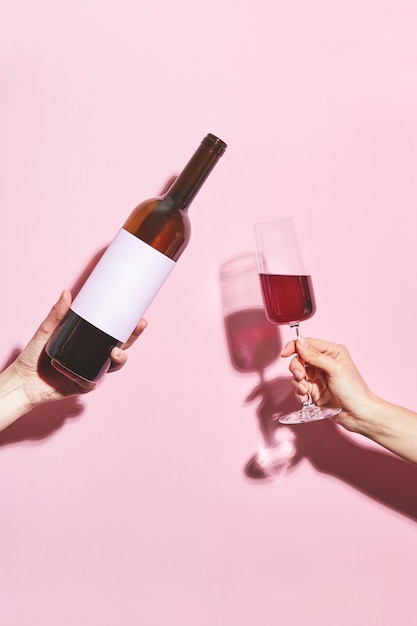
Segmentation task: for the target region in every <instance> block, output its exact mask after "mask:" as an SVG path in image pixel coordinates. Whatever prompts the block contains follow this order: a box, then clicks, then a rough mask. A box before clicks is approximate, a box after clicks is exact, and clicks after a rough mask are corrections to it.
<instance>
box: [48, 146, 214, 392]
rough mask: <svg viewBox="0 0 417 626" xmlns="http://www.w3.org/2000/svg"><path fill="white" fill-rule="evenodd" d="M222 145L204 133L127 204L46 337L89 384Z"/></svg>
mask: <svg viewBox="0 0 417 626" xmlns="http://www.w3.org/2000/svg"><path fill="white" fill-rule="evenodd" d="M225 149H226V144H225V143H224V142H223V141H222V140H221V139H218V138H217V137H215V136H214V135H212V134H208V135H207V136H206V137H205V138H204V139H203V141H202V142H201V144H200V146H199V148H198V149H197V150H196V152H195V153H194V155H193V156H192V157H191V159H190V161H189V162H188V163H187V165H186V166H185V168H184V169H183V171H182V172H181V173H180V174H179V176H178V177H177V178H176V179H175V181H174V183H173V184H172V185H171V187H170V188H169V190H168V191H167V192H166V193H165V194H164V195H163V196H160V197H157V198H152V199H150V200H146V201H144V202H142V203H141V204H139V205H138V206H137V207H136V208H135V209H134V211H133V212H132V213H131V215H130V216H129V217H128V219H127V220H126V222H125V223H124V225H123V227H122V228H121V229H120V231H119V233H118V234H117V235H116V237H115V238H114V240H113V241H112V243H111V244H110V245H109V247H108V248H107V250H106V251H105V253H104V254H103V256H102V258H101V259H100V261H99V262H98V264H97V266H96V267H95V268H94V270H93V271H92V273H91V274H90V275H89V277H88V278H87V280H86V282H85V283H84V285H83V286H82V288H81V290H80V292H79V293H78V295H77V297H76V298H75V299H74V302H73V303H72V305H71V309H70V310H69V311H68V313H67V315H66V316H65V318H64V319H63V320H62V322H61V323H60V325H59V326H58V328H57V329H56V330H55V332H54V333H53V335H52V337H51V338H50V340H49V341H48V344H47V346H46V352H47V354H48V355H49V357H50V358H51V359H53V360H55V361H57V362H58V363H59V364H60V365H61V366H62V367H64V368H65V369H67V370H68V371H70V372H71V373H73V374H75V375H76V376H79V377H80V378H83V379H84V380H88V381H97V380H99V379H100V378H101V377H102V376H103V374H104V373H105V372H106V371H107V370H108V368H109V366H110V356H109V355H110V352H111V350H112V348H113V347H114V346H121V345H123V344H124V343H125V341H126V340H127V339H128V337H129V336H130V334H131V332H132V331H133V330H134V328H135V326H136V324H137V322H138V321H139V319H140V318H141V317H142V316H143V314H144V313H145V311H146V309H147V307H148V306H149V304H150V303H151V301H152V300H153V298H154V297H155V295H156V293H157V292H158V291H159V289H160V287H161V286H162V284H163V282H164V281H165V280H166V278H167V277H168V275H169V273H170V272H171V270H172V269H173V267H174V266H175V263H176V261H177V259H178V258H179V257H180V255H181V254H182V252H183V251H184V249H185V248H186V246H187V243H188V241H189V239H190V222H189V218H188V213H187V209H188V207H189V205H190V204H191V202H192V201H193V199H194V198H195V196H196V194H197V192H198V191H199V189H200V188H201V186H202V185H203V183H204V181H205V180H206V178H207V177H208V175H209V174H210V172H211V170H212V169H213V168H214V166H215V165H216V163H217V161H218V160H219V158H220V157H221V155H222V154H223V153H224V151H225Z"/></svg>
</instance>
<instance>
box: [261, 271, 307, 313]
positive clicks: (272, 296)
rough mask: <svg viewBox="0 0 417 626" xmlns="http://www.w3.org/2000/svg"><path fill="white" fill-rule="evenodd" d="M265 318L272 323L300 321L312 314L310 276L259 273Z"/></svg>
mask: <svg viewBox="0 0 417 626" xmlns="http://www.w3.org/2000/svg"><path fill="white" fill-rule="evenodd" d="M259 278H260V281H261V288H262V294H263V298H264V304H265V313H266V316H267V318H268V319H269V321H270V322H272V323H273V324H291V323H294V322H302V321H303V320H307V319H308V318H309V317H311V316H312V315H314V313H315V311H316V302H315V299H314V291H313V283H312V281H311V276H289V275H282V274H259Z"/></svg>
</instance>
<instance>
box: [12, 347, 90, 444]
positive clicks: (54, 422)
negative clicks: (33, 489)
mask: <svg viewBox="0 0 417 626" xmlns="http://www.w3.org/2000/svg"><path fill="white" fill-rule="evenodd" d="M19 353H20V350H19V349H15V350H13V351H12V353H11V354H10V356H9V358H8V360H7V362H6V363H5V365H4V368H6V367H7V366H8V365H10V363H12V362H13V361H14V360H15V359H16V358H17V356H18V355H19ZM2 369H3V368H2ZM83 410H84V406H83V404H82V403H81V402H80V399H79V397H78V396H72V397H70V398H64V399H63V400H58V401H56V402H51V404H44V405H41V406H38V407H36V408H35V409H32V411H29V413H26V414H25V415H22V417H20V418H19V419H18V420H16V421H15V422H14V423H13V424H10V426H8V427H7V428H5V429H4V430H3V431H1V432H0V446H5V445H10V444H15V443H20V442H24V441H39V440H42V439H46V438H47V437H49V436H50V435H52V433H53V432H55V431H56V430H58V429H59V428H61V427H62V426H63V425H64V422H65V421H66V420H67V419H68V418H69V417H77V416H79V415H81V413H82V412H83Z"/></svg>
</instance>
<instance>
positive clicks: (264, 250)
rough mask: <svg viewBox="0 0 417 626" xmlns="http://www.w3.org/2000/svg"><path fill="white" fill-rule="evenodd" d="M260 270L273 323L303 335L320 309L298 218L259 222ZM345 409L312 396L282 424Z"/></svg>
mask: <svg viewBox="0 0 417 626" xmlns="http://www.w3.org/2000/svg"><path fill="white" fill-rule="evenodd" d="M255 239H256V249H257V259H258V272H259V279H260V283H261V290H262V295H263V301H264V307H265V313H266V316H267V318H268V319H269V321H270V322H272V323H273V324H289V326H290V327H291V328H292V329H293V331H294V333H295V338H298V336H299V325H300V322H302V321H304V320H307V319H309V318H310V317H311V316H312V315H314V313H315V311H316V304H315V299H314V292H313V284H312V281H311V276H310V274H309V272H308V271H307V269H306V266H305V264H304V261H303V258H302V255H301V248H300V244H299V240H298V237H297V231H296V225H295V218H294V217H287V218H283V219H278V220H274V221H271V222H263V223H258V224H255ZM341 410H342V409H341V408H332V407H326V408H324V407H318V406H316V405H315V404H314V402H313V401H312V399H311V397H310V395H309V396H308V400H307V402H304V404H303V406H302V408H301V409H300V410H299V411H293V412H291V413H288V414H286V415H281V416H280V417H279V418H278V420H279V421H280V422H281V423H282V424H301V423H305V422H315V421H317V420H321V419H324V418H326V417H332V416H334V415H337V414H338V413H340V411H341Z"/></svg>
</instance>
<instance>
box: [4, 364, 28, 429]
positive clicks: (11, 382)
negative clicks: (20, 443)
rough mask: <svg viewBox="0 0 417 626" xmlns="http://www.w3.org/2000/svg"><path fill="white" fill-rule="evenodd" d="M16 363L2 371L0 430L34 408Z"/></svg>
mask: <svg viewBox="0 0 417 626" xmlns="http://www.w3.org/2000/svg"><path fill="white" fill-rule="evenodd" d="M32 408H33V407H32V404H31V402H30V400H29V398H28V396H27V393H26V391H25V386H24V383H23V379H22V378H21V376H19V373H18V371H17V370H16V367H15V364H14V363H12V364H11V365H9V366H8V367H7V368H6V369H5V370H4V371H3V372H1V373H0V430H2V429H3V428H6V426H9V424H11V423H12V422H14V421H15V420H16V419H18V418H19V417H21V416H22V415H24V414H25V413H27V412H28V411H30V410H31V409H32Z"/></svg>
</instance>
